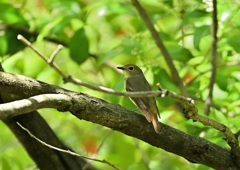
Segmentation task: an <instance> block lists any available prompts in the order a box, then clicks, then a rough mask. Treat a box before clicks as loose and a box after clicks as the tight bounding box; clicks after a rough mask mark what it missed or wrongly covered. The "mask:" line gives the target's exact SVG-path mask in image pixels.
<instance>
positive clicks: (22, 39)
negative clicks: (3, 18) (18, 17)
mask: <svg viewBox="0 0 240 170" xmlns="http://www.w3.org/2000/svg"><path fill="white" fill-rule="evenodd" d="M17 39H18V40H20V41H22V42H23V43H24V44H25V45H27V46H28V47H29V48H31V49H32V50H33V51H34V52H36V53H37V54H38V55H39V56H40V57H41V58H42V59H43V60H44V61H45V62H47V63H48V58H47V57H46V56H45V55H44V54H42V53H41V52H40V51H39V50H38V49H37V48H35V47H34V46H33V45H32V43H31V42H30V41H28V40H27V39H26V38H24V37H23V36H22V35H21V34H18V36H17ZM50 66H51V67H53V68H54V69H55V70H56V71H57V72H58V73H59V74H60V75H61V76H62V77H63V78H66V77H67V75H66V74H64V73H63V72H62V71H61V70H60V68H59V67H58V66H57V65H56V64H55V63H54V62H53V63H51V65H50Z"/></svg>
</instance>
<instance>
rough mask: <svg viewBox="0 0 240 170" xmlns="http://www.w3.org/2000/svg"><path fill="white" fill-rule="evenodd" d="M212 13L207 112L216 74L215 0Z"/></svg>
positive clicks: (207, 111)
mask: <svg viewBox="0 0 240 170" xmlns="http://www.w3.org/2000/svg"><path fill="white" fill-rule="evenodd" d="M212 3H213V14H212V60H211V64H212V74H211V79H210V83H209V93H208V97H207V99H206V101H205V108H204V112H205V113H206V114H209V112H210V107H211V103H212V98H213V88H214V83H215V79H216V74H217V41H218V39H217V31H218V19H217V0H213V2H212Z"/></svg>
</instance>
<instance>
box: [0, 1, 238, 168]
mask: <svg viewBox="0 0 240 170" xmlns="http://www.w3.org/2000/svg"><path fill="white" fill-rule="evenodd" d="M141 3H142V5H143V7H144V8H145V9H146V10H147V12H148V14H149V15H150V17H151V19H152V21H153V22H154V25H155V27H156V29H157V30H158V32H159V36H160V37H161V38H162V39H163V41H164V44H165V45H166V47H167V49H168V50H169V53H170V55H171V57H172V60H173V61H174V64H175V65H176V67H177V69H178V72H179V74H180V76H181V78H182V79H183V81H184V83H185V84H186V88H187V91H188V92H189V93H190V94H191V95H192V97H194V98H195V99H196V104H197V107H198V109H199V113H200V114H204V111H203V108H204V102H203V101H205V99H206V97H207V94H208V85H209V80H210V76H211V63H210V61H211V52H210V51H211V41H212V36H211V22H212V21H211V11H212V7H211V5H209V3H208V1H203V2H202V1H198V0H185V1H141ZM232 4H235V5H232ZM239 9H240V2H238V1H233V0H229V1H226V0H223V1H218V20H219V31H218V39H219V40H218V48H217V51H218V61H217V63H218V68H217V76H216V81H215V84H214V96H213V101H214V104H215V106H216V107H212V108H211V113H210V115H209V117H211V118H212V119H215V120H217V121H219V122H221V123H224V124H225V125H227V126H229V127H230V128H231V130H233V132H236V131H237V130H238V129H239V122H240V116H239V115H240V114H239V110H240V109H239V101H238V99H239V94H240V91H239V89H240V88H239V87H240V83H239V79H240V76H239V75H240V71H239V54H238V53H239V46H240V42H239V41H238V38H237V37H239V36H240V31H239V27H240V25H239V21H238V19H239V15H240V12H239ZM0 10H1V13H0V25H1V28H2V29H1V34H0V55H1V58H2V65H3V67H4V69H5V70H6V71H7V72H12V73H19V74H24V75H27V76H31V77H33V78H36V79H38V80H41V81H44V82H48V83H51V84H56V85H58V86H62V87H64V88H68V89H71V90H75V91H81V92H84V93H88V94H90V95H93V96H96V97H99V98H102V99H104V100H107V101H109V102H111V103H119V104H121V105H122V106H124V107H126V108H129V109H134V108H135V106H134V105H133V104H132V103H131V102H130V101H129V100H128V99H126V98H124V97H116V96H112V95H107V94H104V93H100V92H95V91H92V90H89V89H87V88H85V87H77V86H74V85H71V84H63V82H62V80H61V77H60V76H59V75H57V73H56V72H54V71H53V70H52V69H51V68H49V66H48V65H47V64H45V63H44V62H43V61H41V59H39V57H38V56H37V55H36V54H35V53H33V52H32V51H31V50H29V49H27V48H25V45H23V44H22V43H21V42H19V41H18V40H17V39H16V36H17V34H22V35H23V36H25V37H26V38H27V39H29V40H31V41H32V42H34V45H35V46H36V47H37V48H39V49H40V50H41V51H42V52H43V53H44V54H45V55H48V56H49V55H50V54H51V53H52V51H54V49H55V48H56V46H57V45H58V44H59V43H60V44H63V45H64V46H65V48H64V49H63V50H62V51H61V52H60V53H59V54H58V55H57V57H56V59H55V62H56V63H57V64H58V65H59V66H60V68H61V69H62V70H64V72H65V73H68V74H71V75H72V76H74V77H78V78H80V79H81V80H83V81H86V82H89V83H92V84H96V85H102V86H107V87H110V88H113V89H115V90H119V91H123V77H122V75H121V74H119V73H118V72H117V71H116V70H115V69H113V68H112V66H117V65H123V64H127V63H135V64H137V65H139V66H140V67H141V68H142V69H143V70H144V72H145V74H146V77H147V79H148V80H149V82H150V83H151V84H152V85H153V88H156V87H154V85H155V84H156V83H157V82H160V83H161V85H162V86H163V88H166V89H169V90H173V91H176V92H179V90H178V87H177V85H176V84H175V83H174V82H173V79H172V75H171V72H170V70H169V68H168V66H167V65H166V62H165V60H164V59H163V57H162V53H161V52H160V51H159V49H158V48H157V47H156V45H155V42H154V41H153V39H152V37H151V34H150V33H149V31H148V29H147V28H146V26H145V24H144V23H143V21H142V20H141V18H140V17H139V15H138V13H137V11H136V10H135V8H134V7H133V6H132V4H131V2H130V1H127V0H119V1H117V2H116V1H111V0H102V1H97V0H92V1H88V0H81V1H79V0H37V1H30V0H26V1H22V2H20V1H16V0H10V1H3V0H2V1H1V2H0ZM24 48H25V49H24ZM157 102H158V106H159V110H161V117H162V119H161V122H163V123H166V124H168V125H171V126H173V127H175V128H178V129H180V130H182V131H185V132H187V133H190V134H192V135H196V136H197V135H199V136H201V137H204V138H206V139H207V140H210V141H212V142H214V143H216V144H219V145H221V146H223V147H226V146H227V144H226V143H225V142H224V141H223V140H222V134H220V133H219V132H217V131H216V130H214V129H212V128H207V127H203V126H202V125H200V124H199V123H193V122H191V121H188V120H186V119H185V118H184V117H183V116H182V115H181V111H179V110H178V109H177V107H175V103H174V102H173V101H172V100H170V99H158V100H157ZM41 112H42V116H44V117H45V119H46V120H47V121H48V122H49V124H50V126H52V128H53V129H54V131H55V132H56V133H57V134H58V136H59V137H60V138H61V139H62V140H63V141H64V142H65V143H67V144H68V145H69V146H70V147H72V148H74V150H76V151H77V152H79V153H81V154H83V155H88V156H91V155H92V154H94V153H95V152H96V150H97V149H96V148H97V147H98V146H99V145H100V143H101V142H102V141H103V139H104V137H105V136H106V134H108V133H109V131H110V130H109V129H106V128H104V127H100V126H98V125H95V124H91V123H88V122H84V121H81V122H79V121H78V120H77V121H76V120H75V119H74V117H72V116H70V115H66V114H62V113H58V112H56V111H53V110H48V109H46V110H45V109H44V110H42V111H41ZM50 112H51V114H46V113H50ZM0 129H1V138H2V139H4V140H1V141H0V150H1V154H0V167H1V168H2V169H8V168H6V167H11V168H12V169H13V167H14V169H26V168H28V167H34V163H33V161H32V160H30V158H29V157H28V156H27V155H26V154H25V153H24V155H23V156H22V155H21V154H18V153H19V152H24V151H23V149H22V148H19V144H18V143H17V142H16V140H15V139H14V138H13V137H12V136H11V137H9V135H11V133H10V132H9V131H8V129H7V127H6V126H5V125H4V124H2V123H1V124H0ZM79 132H82V133H79ZM19 150H20V151H19ZM126 152H127V153H128V154H126ZM97 157H98V158H104V159H106V160H108V161H109V162H111V163H113V164H115V165H116V166H118V167H120V168H121V169H129V170H132V169H159V167H161V169H170V168H171V169H176V170H177V169H182V168H184V169H203V165H193V164H191V163H189V162H187V161H186V160H183V159H182V158H180V157H177V156H175V155H172V154H170V153H166V152H165V151H162V150H159V149H156V148H154V147H152V146H149V145H148V144H146V143H143V142H140V141H137V140H135V139H133V138H130V137H127V136H124V135H123V134H120V133H118V132H111V133H110V134H109V135H108V137H107V138H106V140H105V141H104V143H103V146H102V148H101V149H100V151H99V153H97ZM13 158H14V160H15V161H14V163H13V161H11V159H13ZM94 164H96V166H97V167H99V168H100V169H101V168H106V167H105V165H101V164H98V163H94ZM15 167H16V168H15ZM1 168H0V169H1ZM204 169H207V167H204Z"/></svg>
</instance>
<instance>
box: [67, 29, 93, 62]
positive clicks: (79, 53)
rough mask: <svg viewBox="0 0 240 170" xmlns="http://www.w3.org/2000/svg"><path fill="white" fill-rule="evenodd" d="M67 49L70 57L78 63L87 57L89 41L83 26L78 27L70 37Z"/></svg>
mask: <svg viewBox="0 0 240 170" xmlns="http://www.w3.org/2000/svg"><path fill="white" fill-rule="evenodd" d="M69 49H70V57H71V58H72V59H73V61H75V62H76V63H78V64H79V65H80V64H82V63H83V62H84V61H86V60H87V59H88V56H89V41H88V38H87V36H86V34H85V30H84V29H83V28H80V29H79V30H78V31H77V32H75V34H74V35H73V36H72V37H71V39H70V42H69Z"/></svg>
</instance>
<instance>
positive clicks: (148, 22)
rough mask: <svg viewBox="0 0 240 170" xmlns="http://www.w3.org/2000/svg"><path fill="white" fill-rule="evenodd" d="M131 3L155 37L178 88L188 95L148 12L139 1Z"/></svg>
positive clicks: (134, 0)
mask: <svg viewBox="0 0 240 170" xmlns="http://www.w3.org/2000/svg"><path fill="white" fill-rule="evenodd" d="M131 1H132V4H133V5H134V6H135V8H136V9H137V10H138V13H139V15H140V16H141V18H142V20H143V21H144V22H145V24H146V26H147V27H148V29H149V31H150V33H151V34H152V37H153V39H154V41H155V43H156V45H157V47H158V48H159V50H160V51H161V52H162V55H163V57H164V59H165V61H166V63H167V65H168V67H169V69H170V70H171V73H172V76H173V79H174V81H175V83H176V84H177V85H178V87H179V89H180V91H181V94H183V95H186V94H187V93H186V90H185V87H184V85H183V81H182V79H181V78H180V76H179V74H178V71H177V69H176V67H175V65H174V63H173V61H172V58H171V56H170V54H169V52H168V51H167V48H166V47H165V45H164V43H163V41H162V39H161V37H160V35H159V34H158V32H157V30H156V29H155V28H154V25H153V23H152V21H151V19H150V18H149V16H148V14H147V12H146V11H145V9H144V8H143V7H142V6H141V4H140V3H139V2H138V0H131Z"/></svg>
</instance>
